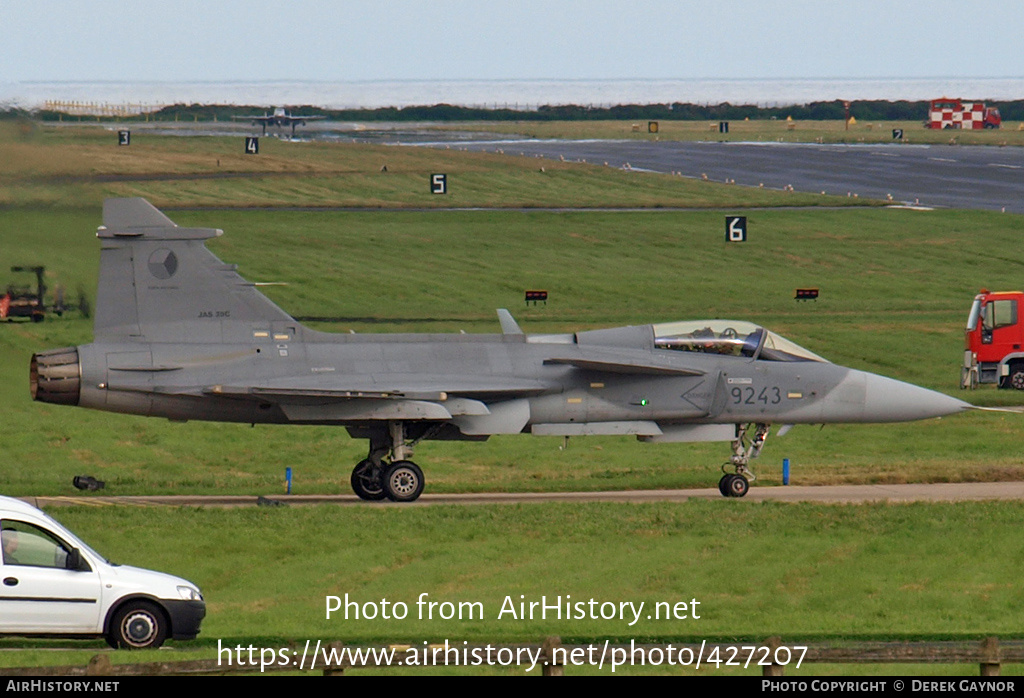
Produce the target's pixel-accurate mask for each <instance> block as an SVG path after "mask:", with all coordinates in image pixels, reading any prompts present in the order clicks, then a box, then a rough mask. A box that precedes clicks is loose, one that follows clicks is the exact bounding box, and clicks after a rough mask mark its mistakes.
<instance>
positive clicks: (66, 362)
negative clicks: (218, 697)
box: [30, 199, 971, 501]
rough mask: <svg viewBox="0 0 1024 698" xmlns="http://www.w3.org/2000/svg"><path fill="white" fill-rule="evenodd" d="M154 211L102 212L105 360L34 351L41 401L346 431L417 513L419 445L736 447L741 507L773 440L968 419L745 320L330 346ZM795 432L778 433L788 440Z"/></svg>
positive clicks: (336, 341) (85, 351) (107, 207)
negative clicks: (772, 431)
mask: <svg viewBox="0 0 1024 698" xmlns="http://www.w3.org/2000/svg"><path fill="white" fill-rule="evenodd" d="M221 233H222V231H220V230H214V229H207V228H180V227H178V226H177V225H175V224H174V222H173V221H171V220H170V219H169V218H167V217H166V216H165V215H164V214H163V213H161V212H160V211H158V210H157V209H156V208H154V207H153V206H152V205H151V204H150V203H149V202H147V201H146V200H144V199H108V200H107V201H106V202H105V203H104V206H103V226H101V227H100V229H99V232H98V233H97V235H98V237H99V238H100V242H101V252H100V279H99V292H98V295H97V300H96V313H95V326H94V334H95V338H94V341H93V343H92V344H87V345H83V346H78V347H67V348H64V349H55V350H50V351H44V352H40V353H37V354H35V355H34V356H33V357H32V362H31V368H30V373H31V376H30V382H31V389H32V396H33V398H34V399H36V400H39V401H42V402H50V403H57V404H64V405H78V406H81V407H91V408H94V409H100V410H108V411H112V412H125V413H129V414H140V415H147V416H154V417H165V418H168V419H172V420H176V421H187V420H190V419H202V420H210V421H226V422H243V423H252V424H256V423H260V424H333V425H339V426H344V427H345V428H346V429H347V430H348V432H349V434H351V435H352V436H353V437H355V438H362V439H367V441H368V442H369V448H368V452H367V455H366V458H364V459H363V460H361V461H360V462H359V463H358V464H356V466H355V468H354V469H353V471H352V474H351V478H350V482H351V485H352V488H353V489H354V490H355V492H356V494H358V495H359V496H360V497H362V498H363V499H384V498H385V497H386V498H390V499H392V500H395V501H412V500H415V499H416V498H417V497H419V495H420V493H421V492H422V491H423V484H424V478H423V473H422V471H421V470H420V468H419V466H417V465H416V464H415V463H413V462H412V460H411V458H412V454H413V447H414V446H416V444H418V443H419V442H420V441H423V440H425V439H450V440H469V441H484V440H486V439H487V438H488V437H489V436H491V435H494V434H521V433H527V434H529V433H532V434H536V435H550V436H562V437H568V436H585V435H589V434H603V435H632V436H635V437H637V438H638V439H640V440H641V441H649V442H673V441H728V442H731V443H732V455H731V458H730V460H729V462H728V463H727V464H726V465H724V466H723V472H724V473H725V474H724V475H723V476H722V478H721V480H720V481H719V489H720V490H721V492H722V494H723V495H727V496H736V497H741V496H743V495H744V494H746V492H747V487H748V483H749V480H750V479H752V478H753V474H752V473H751V471H750V469H749V463H750V460H751V459H753V458H756V457H757V456H758V454H759V453H760V452H761V449H762V448H763V446H764V444H765V439H766V438H767V437H768V432H769V427H770V425H771V424H773V423H774V424H782V425H784V426H783V428H782V431H785V430H786V429H788V427H789V425H793V424H823V423H827V422H899V421H910V420H917V419H928V418H931V417H940V416H943V415H948V414H954V413H957V412H961V411H963V410H966V409H969V408H970V407H971V406H970V405H968V404H967V403H965V402H963V401H961V400H957V399H955V398H952V397H949V396H947V395H943V394H941V393H937V392H933V391H931V390H926V389H924V388H920V387H918V386H915V385H909V384H907V383H901V382H899V381H895V380H892V379H889V378H883V377H882V376H878V375H875V374H872V373H866V372H864V371H857V370H854V369H850V368H844V367H842V366H837V365H836V364H833V363H830V362H829V361H826V360H825V359H823V358H822V357H820V356H818V355H816V354H814V353H812V352H810V351H808V350H806V349H804V348H802V347H800V346H797V345H796V344H794V343H793V342H791V341H789V340H787V339H785V338H783V337H780V336H779V335H777V334H775V333H773V332H770V331H768V330H766V329H765V328H763V327H759V326H757V325H754V324H752V323H749V322H736V321H730V320H700V321H691V322H671V323H664V324H655V325H640V326H631V327H618V328H614V329H602V330H591V331H586V332H576V333H566V334H552V335H527V334H524V333H523V331H522V330H521V329H520V327H519V325H518V324H517V323H516V321H515V320H514V319H513V318H512V315H511V314H510V313H509V312H508V311H507V310H499V311H498V319H499V322H500V325H501V330H502V333H501V334H497V335H473V334H388V335H373V334H363V335H360V334H340V335H339V334H328V333H324V332H316V331H313V330H310V329H308V328H306V327H303V326H302V325H301V324H299V323H298V322H296V321H295V319H294V318H292V317H291V316H290V315H288V314H287V313H285V312H284V311H283V310H281V309H280V308H278V307H277V306H276V305H274V304H273V303H272V302H271V301H270V300H269V299H268V298H267V297H266V296H264V295H263V294H261V293H260V292H259V291H258V290H257V288H256V287H255V285H254V284H252V283H250V282H248V281H246V280H245V279H243V278H242V277H241V276H239V274H238V273H237V272H236V271H235V266H234V265H230V264H225V263H223V262H222V261H221V260H220V259H218V258H217V257H215V256H214V255H213V254H212V253H211V252H210V251H209V250H207V249H206V244H205V241H206V240H207V239H209V238H212V237H215V236H218V235H220V234H221ZM780 433H781V432H780Z"/></svg>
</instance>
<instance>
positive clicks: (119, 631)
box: [107, 601, 168, 649]
mask: <svg viewBox="0 0 1024 698" xmlns="http://www.w3.org/2000/svg"><path fill="white" fill-rule="evenodd" d="M167 625H168V624H167V619H166V618H165V617H164V614H163V612H162V611H161V610H160V609H159V608H157V607H156V606H155V605H154V604H151V603H149V602H146V601H132V602H129V603H127V604H125V605H124V606H122V607H121V608H119V609H118V610H117V613H115V614H114V617H113V619H111V621H110V630H109V631H108V633H107V644H109V645H110V646H111V647H113V648H114V649H156V648H157V647H159V646H160V645H162V644H164V640H166V639H167Z"/></svg>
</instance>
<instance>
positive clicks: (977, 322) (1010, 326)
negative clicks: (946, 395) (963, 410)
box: [960, 288, 1024, 390]
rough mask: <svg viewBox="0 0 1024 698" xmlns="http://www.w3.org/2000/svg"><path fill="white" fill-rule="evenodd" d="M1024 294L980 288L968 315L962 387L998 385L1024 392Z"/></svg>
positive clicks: (961, 375)
mask: <svg viewBox="0 0 1024 698" xmlns="http://www.w3.org/2000/svg"><path fill="white" fill-rule="evenodd" d="M1022 308H1024V293H1022V292H1020V291H1002V292H990V291H988V290H987V289H984V288H983V289H981V292H980V293H978V295H976V296H975V297H974V303H972V304H971V312H970V314H969V315H968V316H967V329H966V330H965V335H964V337H965V341H964V365H963V367H962V368H961V370H960V387H961V388H976V387H977V385H978V383H996V384H998V385H999V387H1000V388H1016V389H1017V390H1024V324H1022V323H1021V320H1022V319H1024V318H1021V316H1020V310H1021V309H1022Z"/></svg>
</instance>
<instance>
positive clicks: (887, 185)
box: [430, 139, 1024, 213]
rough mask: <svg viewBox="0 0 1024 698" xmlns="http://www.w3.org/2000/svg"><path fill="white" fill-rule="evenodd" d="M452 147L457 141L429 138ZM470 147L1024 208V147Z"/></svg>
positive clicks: (932, 203)
mask: <svg viewBox="0 0 1024 698" xmlns="http://www.w3.org/2000/svg"><path fill="white" fill-rule="evenodd" d="M430 145H434V146H436V147H449V146H452V145H453V144H451V143H440V142H438V143H431V144H430ZM458 147H459V148H461V149H466V150H482V151H488V152H503V153H504V154H506V155H523V156H528V157H531V156H532V157H535V156H538V155H541V156H543V157H545V158H552V159H556V160H561V159H564V160H566V161H571V162H577V161H586V162H587V163H591V164H597V165H604V164H606V163H607V165H608V166H609V167H617V168H629V169H633V170H640V171H647V172H660V173H681V174H682V175H683V176H686V177H693V178H701V177H703V176H705V175H706V176H707V179H708V180H709V181H713V182H725V181H727V180H731V181H735V183H736V184H738V185H746V186H751V187H760V186H762V185H763V186H764V187H765V188H766V189H776V190H783V189H786V188H788V187H792V188H793V189H794V190H795V191H799V192H809V193H821V192H825V193H827V194H832V195H838V196H847V195H849V196H853V195H856V196H857V197H858V198H870V199H882V200H887V199H888V198H889V197H892V200H893V201H894V202H897V203H902V204H909V205H920V206H926V207H941V208H963V209H971V208H975V209H989V210H996V211H1003V210H1005V211H1006V212H1007V213H1024V148H1011V147H1006V148H1000V147H990V146H947V145H909V144H892V145H820V144H816V143H708V142H679V141H657V142H651V141H645V142H637V141H607V140H586V141H565V140H514V139H513V140H490V141H469V142H465V141H464V142H459V143H458Z"/></svg>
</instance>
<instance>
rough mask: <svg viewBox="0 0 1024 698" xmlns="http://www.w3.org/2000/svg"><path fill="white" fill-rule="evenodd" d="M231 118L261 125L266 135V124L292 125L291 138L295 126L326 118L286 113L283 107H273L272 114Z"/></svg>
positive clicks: (281, 126)
mask: <svg viewBox="0 0 1024 698" xmlns="http://www.w3.org/2000/svg"><path fill="white" fill-rule="evenodd" d="M231 118H232V119H235V120H237V121H252V125H253V126H256V125H258V124H259V125H262V126H263V135H264V136H265V135H267V126H277V127H279V128H282V129H283V128H284V127H285V126H291V127H292V138H295V127H296V126H305V125H306V122H307V121H319V120H320V119H326V118H327V117H326V116H297V115H295V114H290V113H288V110H287V109H285V108H284V107H275V108H274V113H273V114H263V116H232V117H231Z"/></svg>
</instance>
